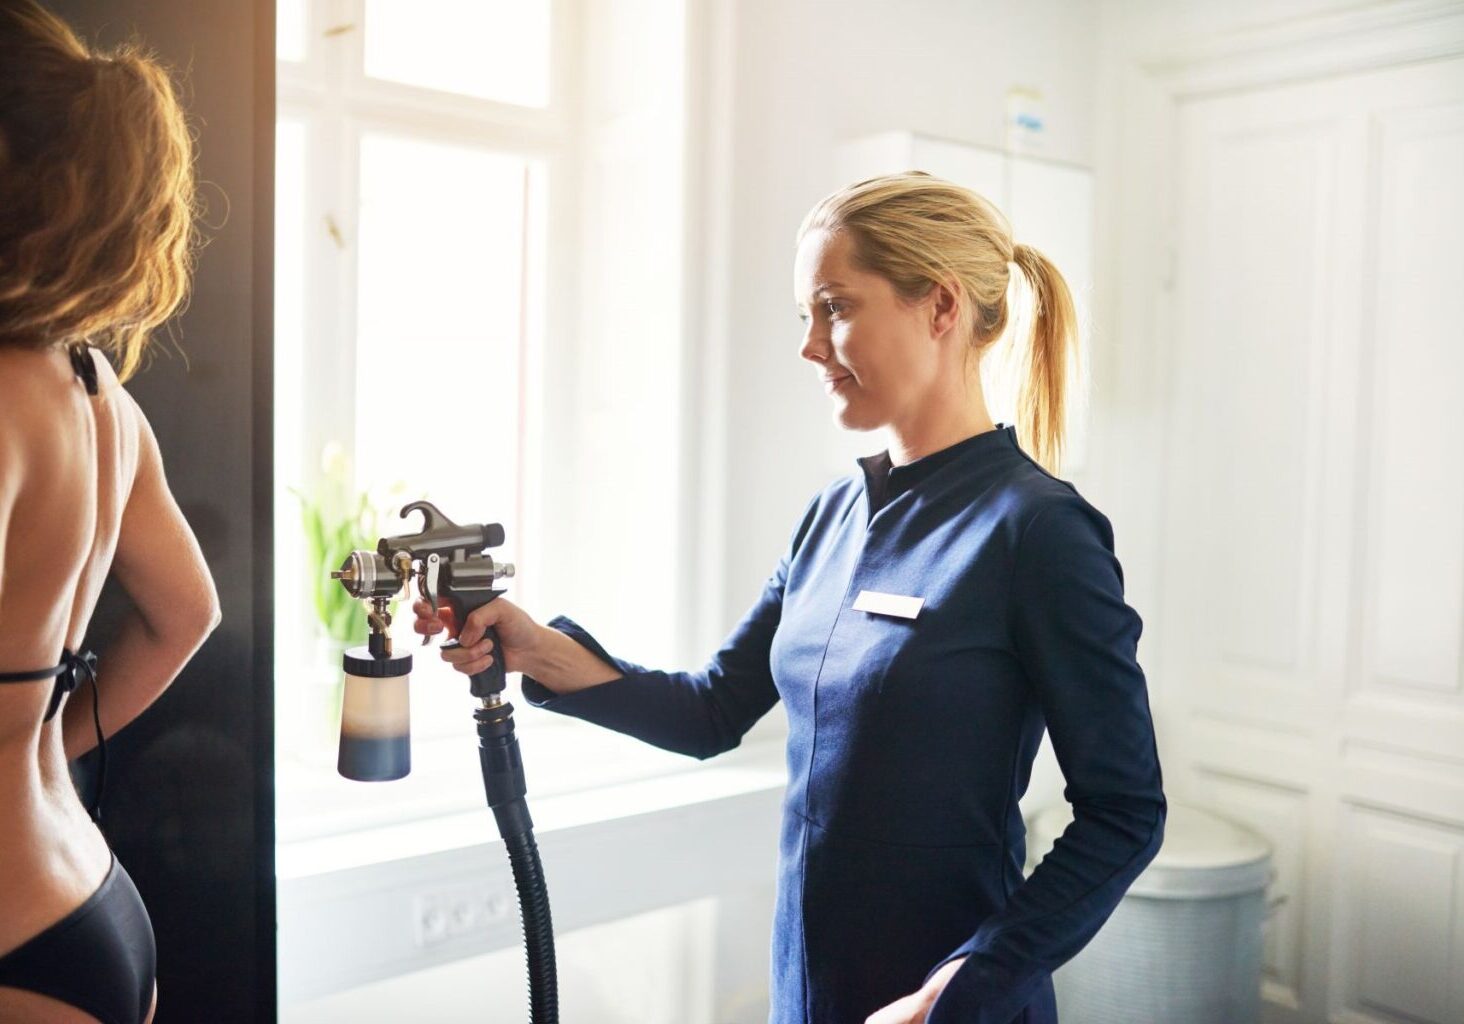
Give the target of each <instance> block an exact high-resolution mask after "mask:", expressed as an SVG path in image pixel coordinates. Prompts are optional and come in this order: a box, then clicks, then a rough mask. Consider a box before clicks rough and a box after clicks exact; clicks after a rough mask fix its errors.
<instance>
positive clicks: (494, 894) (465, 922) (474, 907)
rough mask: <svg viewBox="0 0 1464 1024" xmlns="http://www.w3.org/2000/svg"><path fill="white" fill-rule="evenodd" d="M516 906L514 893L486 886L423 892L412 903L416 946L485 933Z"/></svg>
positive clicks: (430, 944) (463, 886)
mask: <svg viewBox="0 0 1464 1024" xmlns="http://www.w3.org/2000/svg"><path fill="white" fill-rule="evenodd" d="M513 909H514V902H513V896H512V894H511V893H509V892H506V891H504V890H502V889H494V888H492V887H490V886H487V885H461V886H457V887H456V888H452V889H439V890H437V891H435V892H429V893H423V894H422V895H420V896H418V897H417V898H416V900H415V901H414V902H413V915H412V916H413V919H414V920H415V922H416V932H417V945H418V946H421V947H423V948H427V947H431V946H436V945H439V944H441V943H444V942H451V941H453V940H455V939H461V938H464V937H466V936H470V935H480V934H484V933H486V932H488V931H491V930H492V929H493V928H495V927H497V926H498V924H499V923H500V922H501V921H503V920H504V919H505V918H507V917H508V916H509V915H510V914H512V913H513Z"/></svg>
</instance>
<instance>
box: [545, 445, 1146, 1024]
mask: <svg viewBox="0 0 1464 1024" xmlns="http://www.w3.org/2000/svg"><path fill="white" fill-rule="evenodd" d="M860 463H861V469H862V472H861V473H858V474H854V475H851V476H849V477H846V478H844V479H841V480H839V481H837V482H835V483H833V484H832V485H830V486H829V487H827V488H826V489H825V490H824V491H823V492H822V493H820V494H819V495H817V496H816V497H815V498H814V500H813V501H812V502H811V503H810V504H809V506H808V509H807V510H806V512H805V513H804V515H803V518H802V520H801V522H800V523H799V525H798V528H797V529H796V531H795V532H794V534H793V538H792V541H791V543H790V544H789V546H788V549H787V551H786V552H785V554H784V556H783V558H782V559H781V561H780V562H779V563H778V566H777V568H776V570H775V571H774V572H773V574H772V576H771V577H770V578H769V579H768V581H767V583H766V584H765V586H764V587H763V591H762V594H761V596H760V597H759V598H758V600H757V602H756V603H755V604H754V605H753V607H752V608H751V610H750V611H749V612H748V613H747V615H746V616H745V617H744V618H743V619H742V621H741V622H740V623H739V624H738V625H737V627H736V628H735V629H734V630H733V631H732V634H731V635H730V636H729V637H728V638H727V641H726V642H725V644H724V645H723V646H722V648H721V650H719V651H718V652H717V653H716V655H715V656H714V657H713V658H712V659H711V661H710V662H709V663H708V664H707V665H706V666H705V667H704V668H702V669H700V670H699V671H693V672H661V671H653V670H649V669H646V668H644V667H642V666H640V665H636V664H633V663H631V662H628V661H625V660H624V659H621V658H617V657H614V656H612V655H610V654H609V653H608V652H606V651H605V650H604V648H603V647H601V645H600V644H599V643H597V642H596V641H595V639H594V638H593V637H592V636H590V635H589V634H588V633H587V632H585V631H584V630H583V629H581V628H580V627H579V626H578V625H576V624H575V623H574V622H572V621H570V620H569V619H566V618H563V617H560V618H557V619H555V620H554V621H552V622H551V623H550V625H551V626H553V627H554V628H556V629H559V630H561V631H562V632H564V633H566V634H568V635H569V636H571V637H573V638H574V639H575V640H576V641H578V642H579V643H581V644H583V645H584V646H585V647H587V648H589V649H590V650H592V651H594V652H595V653H596V654H597V655H598V656H600V657H601V658H604V659H605V660H606V661H607V662H609V663H610V664H612V665H614V666H615V667H616V668H617V669H618V670H619V671H621V672H622V673H624V674H623V675H622V676H621V677H620V678H619V679H616V680H614V681H612V682H609V683H605V684H603V685H600V686H593V687H590V688H588V689H584V690H580V691H577V692H575V693H571V694H566V695H564V696H556V695H554V694H553V693H552V692H551V691H550V690H548V689H546V688H545V687H543V686H542V685H540V684H539V683H538V682H537V681H535V680H533V679H531V678H529V677H527V676H526V677H525V678H524V680H523V689H524V695H525V697H526V698H527V699H528V700H529V702H530V703H532V704H534V705H535V706H538V707H545V708H550V709H553V710H554V711H558V712H563V713H565V714H569V715H573V716H575V717H577V718H582V719H584V720H586V721H590V722H595V723H598V724H600V725H603V726H606V727H609V728H611V729H616V730H618V731H620V732H623V733H628V734H629V735H632V736H636V737H638V738H640V739H642V740H645V741H647V742H649V743H653V744H655V745H656V746H659V747H664V748H666V749H668V750H674V751H679V752H682V753H686V754H689V755H692V756H694V757H699V758H706V757H711V756H712V755H714V754H717V753H720V752H722V751H725V750H729V749H731V748H733V747H735V746H737V744H738V743H739V742H740V740H741V737H742V735H743V734H744V733H745V732H746V731H747V730H748V729H749V728H750V727H751V726H752V725H753V723H754V722H756V721H757V720H758V719H759V718H760V717H761V716H762V715H763V714H765V713H766V712H767V711H768V710H769V709H770V708H771V707H772V706H773V704H774V703H775V702H776V701H777V700H779V699H781V700H782V701H783V703H784V705H785V706H786V709H787V714H788V730H789V731H788V774H789V782H788V789H787V795H786V798H785V800H784V805H783V825H782V835H781V849H780V856H779V871H778V887H777V905H776V910H775V915H774V917H775V921H774V931H773V955H772V1015H771V1021H772V1022H773V1024H849V1022H855V1024H858V1022H862V1021H863V1020H864V1019H865V1017H866V1016H867V1015H869V1014H870V1013H873V1012H874V1011H875V1010H877V1009H878V1008H880V1007H881V1006H884V1005H886V1004H887V1003H890V1002H893V1001H894V1000H896V999H898V998H900V997H901V996H904V995H907V994H909V993H911V992H914V991H915V990H917V989H918V988H920V986H921V985H922V984H923V983H924V981H925V980H926V978H927V977H928V976H929V975H930V973H932V972H933V971H934V970H935V969H936V968H937V967H939V966H940V965H941V964H942V963H943V962H945V961H946V960H949V959H951V958H953V957H958V956H966V957H968V959H967V960H966V962H965V963H964V964H963V965H962V966H961V968H960V969H959V970H958V971H957V972H956V974H955V975H954V977H953V978H952V979H951V981H950V983H949V984H948V985H947V987H946V988H945V990H944V991H943V992H942V994H941V996H940V998H939V999H938V1000H937V1001H936V1004H935V1006H934V1007H933V1008H932V1010H931V1013H930V1015H929V1018H928V1022H929V1024H954V1022H962V1024H967V1022H971V1024H1008V1022H1012V1021H1023V1022H1027V1024H1034V1022H1039V1021H1040V1022H1053V1021H1056V1019H1057V1015H1056V1009H1055V1006H1054V1003H1053V996H1052V982H1051V979H1050V972H1051V971H1052V970H1053V969H1054V968H1055V967H1057V966H1058V965H1059V964H1061V963H1062V962H1063V961H1065V960H1067V959H1068V958H1069V957H1071V956H1072V955H1073V954H1074V953H1076V952H1077V951H1078V950H1079V949H1080V948H1081V947H1082V946H1083V944H1084V943H1085V942H1087V941H1088V939H1090V938H1091V937H1092V936H1093V934H1094V933H1095V932H1096V931H1097V930H1098V928H1099V926H1100V925H1101V924H1102V923H1103V921H1104V920H1106V919H1107V917H1108V915H1109V914H1110V913H1111V912H1112V910H1113V908H1114V907H1115V906H1116V905H1117V903H1118V900H1119V898H1120V897H1121V896H1122V895H1123V892H1124V890H1125V889H1127V887H1128V886H1129V884H1130V883H1131V882H1132V881H1133V880H1134V878H1135V877H1137V875H1138V874H1139V872H1140V871H1141V870H1143V868H1144V866H1145V865H1146V864H1147V863H1148V862H1149V861H1150V860H1151V859H1152V858H1153V856H1154V854H1155V853H1156V852H1157V851H1158V848H1159V843H1160V840H1161V838H1162V836H1163V828H1164V817H1165V810H1166V805H1165V799H1164V793H1163V788H1162V779H1161V774H1160V766H1159V759H1158V754H1157V751H1156V749H1155V744H1154V730H1153V722H1152V719H1151V716H1150V712H1149V703H1148V695H1147V693H1146V689H1145V683H1144V675H1143V672H1142V670H1141V669H1140V667H1139V665H1138V663H1137V661H1136V660H1135V651H1136V648H1137V644H1138V639H1139V633H1140V630H1141V629H1142V623H1141V622H1140V619H1139V616H1138V614H1137V613H1135V612H1134V610H1133V609H1132V608H1130V607H1129V606H1128V605H1127V604H1126V603H1125V602H1124V598H1123V576H1122V571H1121V569H1120V567H1119V564H1118V561H1117V560H1116V559H1115V558H1114V555H1113V535H1112V530H1111V527H1110V525H1109V522H1108V520H1107V518H1106V517H1104V515H1103V514H1102V513H1100V512H1098V511H1097V510H1096V509H1094V508H1093V507H1092V506H1091V505H1090V504H1089V503H1088V502H1087V501H1086V500H1084V499H1083V497H1082V496H1081V495H1079V494H1078V492H1077V490H1076V489H1075V488H1074V487H1073V486H1072V485H1071V484H1069V483H1066V482H1065V481H1061V480H1058V479H1057V478H1056V477H1053V476H1051V475H1050V474H1048V473H1047V472H1046V471H1045V470H1043V469H1042V468H1041V467H1040V466H1039V465H1038V464H1037V463H1036V462H1034V461H1033V460H1032V459H1031V458H1029V457H1028V456H1027V454H1026V453H1025V452H1023V451H1022V449H1021V448H1020V447H1019V446H1018V444H1017V440H1016V430H1015V428H1014V427H1011V426H1002V425H998V426H997V429H995V430H992V431H988V432H986V433H982V434H978V435H976V436H975V437H971V438H968V439H967V440H965V441H962V442H960V443H959V444H956V445H954V446H952V447H950V448H947V449H945V450H943V451H940V452H936V453H934V454H932V455H928V456H926V457H925V458H922V459H918V460H916V461H914V462H911V463H909V464H907V465H904V466H895V467H893V468H891V467H890V463H889V458H888V455H886V454H881V455H879V456H872V457H870V458H866V459H861V460H860ZM864 591H873V592H878V593H882V594H894V595H903V596H907V597H918V598H923V599H924V605H923V606H922V607H921V608H920V610H919V612H918V614H917V615H916V617H915V618H914V619H908V618H902V617H898V616H894V615H889V614H880V613H877V612H868V611H859V610H856V609H855V607H854V605H855V604H856V603H857V602H858V598H859V596H860V594H861V593H862V592H864ZM1044 727H1045V728H1046V729H1048V730H1049V731H1050V732H1051V734H1052V741H1053V748H1054V750H1055V752H1056V754H1057V758H1058V761H1059V763H1060V765H1061V767H1062V771H1063V775H1064V777H1065V779H1066V783H1067V785H1066V789H1065V790H1064V795H1065V796H1066V798H1067V799H1068V801H1069V802H1070V803H1071V804H1072V805H1073V809H1074V821H1073V823H1072V825H1071V826H1070V827H1069V828H1068V829H1067V831H1066V832H1065V833H1064V834H1063V835H1062V836H1061V837H1060V838H1059V839H1058V841H1057V844H1056V846H1055V848H1054V849H1053V851H1052V852H1051V853H1050V854H1048V856H1047V857H1046V858H1044V859H1043V861H1042V863H1041V864H1040V865H1039V866H1038V868H1037V869H1036V871H1035V872H1034V873H1033V874H1032V876H1031V877H1030V878H1027V879H1026V880H1024V879H1023V876H1022V866H1023V862H1024V859H1025V849H1026V843H1025V829H1024V827H1023V824H1022V818H1021V814H1020V812H1019V809H1018V806H1017V800H1018V798H1019V797H1021V795H1022V794H1023V792H1024V791H1025V790H1026V788H1027V782H1028V779H1029V777H1030V774H1031V766H1032V760H1033V757H1034V756H1035V754H1036V752H1037V747H1038V744H1039V742H1040V740H1041V738H1042V732H1043V729H1044Z"/></svg>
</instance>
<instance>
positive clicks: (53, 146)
mask: <svg viewBox="0 0 1464 1024" xmlns="http://www.w3.org/2000/svg"><path fill="white" fill-rule="evenodd" d="M195 202H196V196H195V191H194V180H193V141H192V138H191V137H190V134H189V130H188V125H187V121H186V120H185V118H184V115H183V110H182V107H181V106H180V105H179V103H178V99H177V96H176V94H175V92H174V89H173V83H172V81H171V79H170V77H169V74H168V71H167V70H166V69H165V68H164V67H163V66H162V65H161V64H160V63H159V62H158V61H157V60H156V59H154V58H153V57H152V56H150V55H149V54H148V53H146V52H145V51H144V50H142V49H141V48H140V47H139V46H137V45H135V44H128V45H124V46H121V47H119V48H117V49H115V50H112V51H110V52H106V53H101V52H95V51H93V50H90V49H88V48H87V47H86V46H85V45H83V44H82V42H81V41H80V40H79V39H77V37H76V35H75V34H74V33H73V32H72V31H71V29H70V28H68V27H67V26H66V24H65V23H64V22H62V21H61V20H60V19H59V18H57V17H56V16H55V15H53V14H51V13H49V12H48V11H46V10H45V9H43V8H42V7H41V6H40V5H39V4H37V3H35V2H34V0H0V211H3V216H0V345H19V346H26V347H29V348H50V347H53V346H58V345H65V344H72V343H76V342H87V343H89V344H96V345H100V346H101V347H103V348H105V349H107V350H109V351H110V352H111V353H112V355H113V357H114V361H115V362H116V363H117V370H118V375H119V377H121V378H122V379H124V380H125V379H126V378H128V377H129V376H131V375H132V374H133V373H134V372H135V371H136V370H137V368H138V365H139V363H140V362H141V360H142V357H143V354H144V352H145V351H146V349H147V346H148V342H149V339H150V336H151V332H152V331H153V329H154V328H156V327H158V326H159V325H160V324H162V323H163V322H164V321H166V320H167V319H168V317H170V316H171V315H172V314H173V312H174V311H175V310H177V308H178V307H179V306H180V305H181V304H182V303H183V301H184V299H185V298H186V297H187V294H188V282H189V274H190V271H191V270H192V263H193V253H194V250H195V244H194V242H195V234H194V228H193V221H194V206H195Z"/></svg>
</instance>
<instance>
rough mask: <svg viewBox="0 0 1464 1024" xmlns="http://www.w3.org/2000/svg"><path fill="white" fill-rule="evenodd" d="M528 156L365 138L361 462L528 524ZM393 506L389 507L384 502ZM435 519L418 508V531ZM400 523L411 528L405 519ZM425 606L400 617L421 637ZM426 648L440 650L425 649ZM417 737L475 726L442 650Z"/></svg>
mask: <svg viewBox="0 0 1464 1024" xmlns="http://www.w3.org/2000/svg"><path fill="white" fill-rule="evenodd" d="M530 170H531V168H530V164H529V162H528V161H526V160H524V159H523V158H522V157H515V156H510V155H503V154H498V153H493V152H488V151H485V150H480V149H473V148H469V147H464V146H455V145H447V144H441V143H436V142H427V141H423V140H419V139H412V138H404V137H401V136H395V135H387V134H368V135H366V136H365V137H364V138H363V139H362V141H361V216H360V255H359V265H358V267H359V269H358V273H359V280H358V296H359V298H358V302H357V310H358V314H357V317H358V319H357V338H356V366H357V383H356V466H357V479H358V481H359V482H360V484H361V485H362V486H363V487H364V488H366V489H368V490H373V491H375V492H376V493H383V492H385V491H386V490H387V489H388V488H391V487H393V486H396V485H400V487H401V488H402V492H401V496H400V497H399V498H398V499H397V500H396V501H395V502H393V503H394V504H398V505H399V504H401V503H402V502H403V501H411V500H416V499H419V498H425V499H427V500H428V501H431V502H432V503H433V504H435V505H437V507H438V508H440V509H441V510H442V511H443V512H444V513H445V514H446V515H448V516H449V517H451V518H452V519H454V520H456V521H458V522H460V523H463V522H474V523H477V522H499V523H502V524H503V527H504V529H505V530H506V531H507V534H508V543H507V544H506V545H505V546H504V548H503V549H501V550H497V551H495V552H494V556H495V557H501V558H504V559H506V560H509V561H512V554H511V553H512V545H513V544H514V543H515V539H516V537H517V536H518V521H517V520H518V496H519V442H520V429H519V423H520V415H519V391H520V385H519V375H520V347H521V333H522V324H523V308H522V305H523V295H524V218H525V209H526V193H527V187H528V185H527V183H528V180H529V176H530ZM383 507H385V506H384V505H383ZM419 523H420V520H419V519H418V517H417V516H416V515H414V517H413V519H412V522H411V524H410V528H413V529H415V528H416V527H417V526H418V525H419ZM387 528H388V529H390V530H393V531H401V530H405V529H407V528H408V524H407V523H405V522H401V521H393V522H391V523H390V524H389V525H388V526H387ZM410 618H411V615H410V610H409V609H406V608H404V609H403V614H401V615H399V617H398V626H400V627H402V632H400V633H399V634H398V635H399V636H400V637H401V641H400V642H401V643H403V644H408V645H409V644H411V643H412V642H413V640H414V639H419V638H414V637H413V634H412V633H411V631H410V629H409V628H407V627H408V626H409V624H410ZM424 654H426V652H424ZM414 674H415V675H416V676H418V677H420V678H421V680H422V681H421V682H419V683H418V684H416V685H414V687H413V695H412V702H413V703H412V715H413V719H414V722H413V733H414V734H420V735H424V736H426V735H431V734H432V733H433V732H436V731H439V730H451V731H453V732H461V731H462V726H463V722H464V720H465V719H464V715H465V714H466V713H467V712H466V710H465V709H466V708H467V704H466V703H465V702H466V689H465V685H464V681H463V680H462V678H461V676H458V675H456V674H455V673H453V672H451V671H450V670H449V669H448V668H447V667H446V666H445V665H443V664H442V662H441V660H440V659H439V658H438V657H437V656H436V653H435V651H434V652H432V653H431V654H428V655H427V656H425V657H421V658H418V659H417V665H416V670H415V673H414Z"/></svg>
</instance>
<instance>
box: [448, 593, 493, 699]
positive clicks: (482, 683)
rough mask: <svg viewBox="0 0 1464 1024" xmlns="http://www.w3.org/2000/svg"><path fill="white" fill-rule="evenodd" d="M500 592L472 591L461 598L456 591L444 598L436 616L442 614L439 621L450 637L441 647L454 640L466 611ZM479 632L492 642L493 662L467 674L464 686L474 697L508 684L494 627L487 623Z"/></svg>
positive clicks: (483, 695) (479, 606) (481, 605)
mask: <svg viewBox="0 0 1464 1024" xmlns="http://www.w3.org/2000/svg"><path fill="white" fill-rule="evenodd" d="M502 593H503V591H501V590H490V591H487V592H485V593H475V594H473V595H472V596H471V597H461V596H458V595H456V594H454V595H452V596H450V597H448V598H447V600H446V601H445V602H444V605H445V607H442V608H441V609H439V615H443V613H445V615H444V618H443V621H444V623H445V624H446V625H447V631H448V635H449V636H451V637H452V638H453V639H452V640H451V641H449V643H448V644H443V646H444V647H447V646H449V644H456V643H457V635H458V633H459V632H460V631H461V630H462V628H463V624H464V623H465V622H467V620H468V614H469V613H470V612H472V611H474V610H475V609H477V608H481V607H483V606H484V605H485V604H488V603H489V602H490V601H492V600H493V599H494V598H495V597H497V596H498V595H500V594H502ZM483 635H484V637H486V638H487V639H488V640H491V641H492V642H493V664H491V665H489V666H488V667H487V668H485V669H484V670H483V671H482V672H475V673H473V674H472V675H470V676H469V677H468V684H469V687H468V688H469V690H470V692H471V693H472V694H473V696H474V697H487V696H489V695H491V694H495V693H502V692H503V690H504V688H505V687H506V686H507V685H508V677H507V674H506V673H505V672H504V668H503V645H502V644H501V643H499V640H498V630H496V629H494V628H493V627H492V626H489V627H488V629H487V631H486V632H484V634H483Z"/></svg>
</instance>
